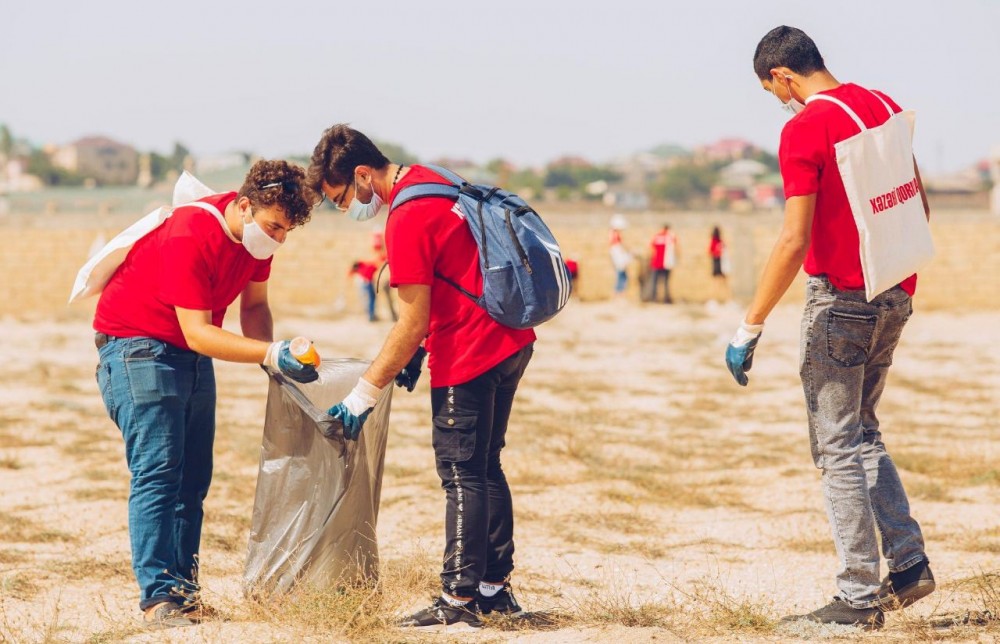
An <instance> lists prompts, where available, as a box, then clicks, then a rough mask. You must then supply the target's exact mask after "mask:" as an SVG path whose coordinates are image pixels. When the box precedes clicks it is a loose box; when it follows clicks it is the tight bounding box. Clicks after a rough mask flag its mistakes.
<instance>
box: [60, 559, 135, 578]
mask: <svg viewBox="0 0 1000 644" xmlns="http://www.w3.org/2000/svg"><path fill="white" fill-rule="evenodd" d="M48 569H49V570H50V571H51V572H52V573H54V574H55V575H57V576H59V577H60V578H62V579H65V580H67V581H85V580H101V581H105V580H115V581H118V582H121V583H127V582H131V580H132V565H131V562H130V560H129V557H128V556H127V554H126V553H122V554H120V555H118V556H115V555H111V556H109V557H107V558H105V559H70V560H66V561H57V562H53V563H51V564H49V565H48Z"/></svg>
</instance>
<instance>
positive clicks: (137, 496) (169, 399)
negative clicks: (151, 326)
mask: <svg viewBox="0 0 1000 644" xmlns="http://www.w3.org/2000/svg"><path fill="white" fill-rule="evenodd" d="M98 353H99V355H100V363H99V364H98V365H97V383H98V386H99V387H100V389H101V396H102V397H103V398H104V405H105V407H106V408H107V410H108V414H109V415H110V416H111V419H112V420H114V421H115V424H117V425H118V428H119V429H120V430H121V432H122V437H123V438H124V439H125V458H126V461H127V462H128V467H129V471H130V472H131V473H132V482H131V490H130V493H129V499H128V527H129V538H130V540H131V544H132V570H133V571H134V572H135V577H136V581H138V583H139V589H140V601H139V607H140V608H142V609H145V608H148V607H149V606H153V605H155V604H158V603H160V602H163V601H165V600H170V599H177V598H178V597H184V596H188V595H190V594H191V593H192V592H194V591H197V590H198V584H197V576H198V574H197V573H198V571H197V556H198V550H199V547H200V543H201V525H202V519H203V517H204V512H203V511H202V502H203V501H204V500H205V496H206V495H207V494H208V487H209V484H210V483H211V481H212V445H213V443H214V441H215V371H214V368H213V366H212V360H211V359H210V358H207V357H205V356H203V355H200V354H197V353H195V352H193V351H187V350H184V349H180V348H178V347H175V346H173V345H170V344H167V343H166V342H161V341H159V340H154V339H153V338H122V339H112V340H110V341H109V342H108V343H107V344H105V345H104V346H103V347H101V348H100V349H99V350H98Z"/></svg>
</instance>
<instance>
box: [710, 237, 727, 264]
mask: <svg viewBox="0 0 1000 644" xmlns="http://www.w3.org/2000/svg"><path fill="white" fill-rule="evenodd" d="M725 250H726V244H725V242H723V241H722V240H721V239H716V238H714V237H713V238H712V241H711V242H709V244H708V254H709V255H711V256H712V257H713V258H714V259H719V258H721V257H722V253H723V252H724V251H725Z"/></svg>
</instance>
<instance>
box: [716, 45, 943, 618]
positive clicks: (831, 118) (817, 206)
mask: <svg viewBox="0 0 1000 644" xmlns="http://www.w3.org/2000/svg"><path fill="white" fill-rule="evenodd" d="M754 71H755V72H756V73H757V76H758V77H759V78H760V82H761V86H762V87H763V88H764V91H766V92H769V93H771V94H773V95H774V96H775V97H777V99H778V100H779V101H780V102H781V103H782V104H783V105H784V106H785V108H786V109H788V110H789V111H791V112H793V113H795V114H796V116H794V117H793V118H792V119H791V120H790V121H789V122H788V123H787V124H786V125H785V127H784V129H783V130H782V133H781V145H780V148H779V151H778V157H779V161H780V164H781V176H782V178H783V180H784V184H785V197H786V199H787V201H786V203H785V223H784V225H783V227H782V230H781V234H780V236H779V238H778V241H777V243H776V244H775V247H774V250H773V252H772V254H771V257H770V259H769V260H768V262H767V265H766V267H765V269H764V274H763V276H762V278H761V281H760V284H759V286H758V288H757V292H756V294H755V295H754V297H753V301H752V302H751V304H750V308H749V310H748V311H747V314H746V318H745V320H744V322H743V324H741V325H740V328H739V329H738V330H737V333H736V336H735V337H734V338H733V340H732V342H731V343H730V345H729V347H728V348H727V350H726V363H727V365H728V367H729V369H730V371H731V372H732V374H733V376H734V377H735V378H736V380H737V382H739V384H741V385H744V386H745V385H746V384H747V376H746V373H745V372H746V371H749V369H750V367H751V364H752V361H753V353H754V349H755V347H756V345H757V340H758V339H759V337H760V333H761V331H762V329H763V326H764V320H765V319H766V318H767V315H768V314H769V313H770V312H771V310H772V309H773V308H774V306H775V304H777V302H778V300H779V299H780V298H781V296H782V295H783V294H784V293H785V291H786V290H788V287H789V285H790V284H791V282H792V280H793V279H794V277H795V275H796V273H797V272H798V270H799V267H800V266H803V262H804V267H805V271H806V273H807V274H808V275H809V276H810V277H809V279H808V282H807V293H806V306H805V314H804V319H803V323H802V342H801V363H800V373H801V376H802V386H803V389H804V391H805V396H806V410H807V414H808V418H809V435H810V445H811V448H812V454H813V460H814V462H815V464H816V466H817V467H818V468H820V469H821V470H822V472H823V475H822V480H823V493H824V496H825V498H826V505H827V511H828V515H829V518H830V523H831V525H832V527H833V535H834V539H835V541H836V546H837V553H838V554H839V555H840V559H841V565H842V569H841V571H840V573H839V574H838V575H837V586H838V588H839V590H840V593H839V595H838V596H837V597H836V598H835V599H834V601H833V602H832V603H830V604H829V605H827V606H824V607H822V608H820V609H818V610H816V611H814V612H812V613H809V614H808V615H802V616H797V619H804V620H808V621H816V622H829V623H841V624H861V625H863V626H865V627H867V628H878V627H880V626H881V625H882V624H883V622H884V615H883V613H882V611H883V610H891V609H893V608H897V607H899V606H900V605H903V606H905V605H907V604H909V603H912V602H914V601H916V600H917V599H920V598H921V597H923V596H925V595H927V594H928V593H930V592H931V591H933V590H934V577H933V575H931V572H930V567H929V566H928V560H927V555H926V554H925V553H924V540H923V536H922V534H921V531H920V526H919V525H918V524H917V522H916V521H915V520H914V519H913V518H912V517H911V516H910V506H909V502H908V501H907V497H906V492H905V491H904V490H903V486H902V484H901V483H900V480H899V475H898V474H897V473H896V467H895V465H894V464H893V462H892V459H891V458H889V454H888V453H887V452H886V448H885V445H884V444H883V443H882V434H881V433H880V427H879V421H878V418H877V417H876V415H875V409H876V407H877V405H878V402H879V398H880V397H881V395H882V391H883V388H884V386H885V382H886V376H887V374H888V370H889V365H890V364H891V363H892V354H893V351H894V350H895V348H896V344H897V342H898V341H899V337H900V334H901V333H902V331H903V326H904V324H905V323H906V321H907V319H908V318H909V317H910V314H911V313H912V310H913V309H912V306H911V301H910V297H911V296H912V295H913V291H914V288H915V285H916V276H915V275H914V276H912V277H910V278H908V279H907V280H905V281H904V282H903V283H901V284H900V285H898V286H896V287H895V288H892V289H890V290H888V291H886V292H884V293H882V294H881V295H878V296H877V297H876V298H875V299H874V300H873V301H872V302H867V301H866V297H865V290H864V286H865V284H864V277H863V275H862V271H861V259H860V251H859V243H858V231H857V227H856V225H855V223H854V218H853V215H852V213H851V209H850V206H849V205H848V201H847V195H846V193H845V190H844V184H843V181H842V180H841V177H840V173H839V171H838V166H837V160H836V153H835V151H834V144H836V143H837V142H838V141H843V140H845V139H847V138H850V137H852V136H855V135H857V134H858V132H859V128H858V126H857V124H855V122H854V121H853V120H852V119H851V117H850V116H848V114H847V113H846V112H845V111H844V110H843V108H841V107H840V106H838V105H836V104H834V103H831V102H829V101H826V100H816V101H809V98H810V97H812V96H813V95H815V94H818V93H823V94H827V95H829V96H832V97H834V98H836V99H839V100H840V101H842V102H843V103H845V104H846V105H848V106H849V107H850V108H851V109H852V110H854V111H855V112H856V113H857V114H858V116H859V117H860V118H861V119H862V121H863V122H864V123H865V125H866V126H867V127H869V128H873V127H877V126H879V125H881V124H882V123H884V122H885V121H886V120H888V119H889V113H888V111H887V109H886V105H885V104H884V103H883V101H885V103H888V105H889V106H890V107H891V108H892V110H893V112H898V111H899V106H897V105H896V104H895V103H894V102H893V101H892V100H891V99H890V98H889V97H888V96H886V95H884V94H881V93H878V94H876V93H873V92H872V91H869V90H867V89H864V88H862V87H859V86H857V85H853V84H851V83H840V82H839V81H837V79H836V78H834V77H833V75H832V74H830V72H829V71H828V70H827V69H826V66H825V64H824V62H823V57H822V56H821V55H820V53H819V50H818V49H817V48H816V44H815V43H814V42H813V41H812V39H810V38H809V36H807V35H806V34H805V33H803V32H802V31H801V30H799V29H794V28H792V27H785V26H782V27H777V28H775V29H773V30H772V31H770V32H769V33H768V34H767V35H766V36H764V38H763V39H762V40H761V41H760V44H758V45H757V51H756V53H755V54H754ZM806 103H808V105H806ZM906 161H909V159H907V160H906ZM914 169H916V163H915V162H914ZM919 178H920V175H919V172H918V173H917V180H918V182H919ZM920 192H921V197H922V198H923V201H924V210H925V211H926V212H927V214H928V217H929V216H930V211H929V209H928V208H927V199H926V196H925V195H924V192H923V186H922V185H921V187H920ZM876 530H878V531H879V533H880V535H881V543H882V550H883V552H884V554H885V558H886V563H887V564H888V567H889V575H888V576H887V577H886V578H885V580H883V581H881V582H880V580H879V540H878V539H877V537H876Z"/></svg>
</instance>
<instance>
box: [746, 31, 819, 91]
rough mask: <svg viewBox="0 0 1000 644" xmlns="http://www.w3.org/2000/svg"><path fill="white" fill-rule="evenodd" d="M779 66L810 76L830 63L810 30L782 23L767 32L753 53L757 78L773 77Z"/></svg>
mask: <svg viewBox="0 0 1000 644" xmlns="http://www.w3.org/2000/svg"><path fill="white" fill-rule="evenodd" d="M775 67H787V68H788V69H790V70H792V71H793V72H795V73H796V74H801V75H803V76H808V75H809V74H812V73H813V72H819V71H823V70H824V69H826V64H825V63H824V62H823V56H821V55H820V53H819V48H817V47H816V43H815V42H813V39H812V38H810V37H809V36H807V35H806V32H804V31H802V30H801V29H796V28H795V27H788V26H786V25H782V26H780V27H775V28H774V29H772V30H771V31H769V32H767V35H765V36H764V37H763V38H761V39H760V42H759V43H757V51H755V52H754V53H753V70H754V72H756V73H757V78H759V79H761V80H767V79H769V78H771V70H772V69H774V68H775Z"/></svg>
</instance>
